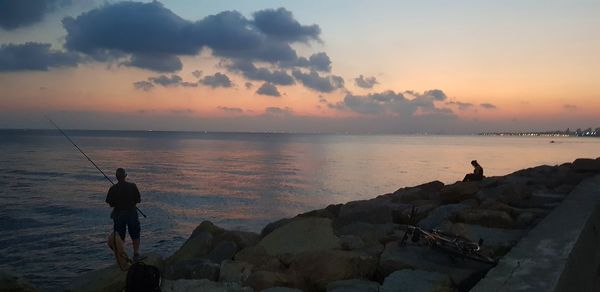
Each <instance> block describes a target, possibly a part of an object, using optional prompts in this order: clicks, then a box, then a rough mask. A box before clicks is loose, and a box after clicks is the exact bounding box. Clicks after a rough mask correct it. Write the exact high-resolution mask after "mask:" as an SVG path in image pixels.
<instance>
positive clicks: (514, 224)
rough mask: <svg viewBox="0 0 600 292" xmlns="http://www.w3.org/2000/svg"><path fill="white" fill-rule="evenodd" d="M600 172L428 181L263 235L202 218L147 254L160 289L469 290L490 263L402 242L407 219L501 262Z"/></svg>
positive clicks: (115, 282) (597, 168) (83, 285)
mask: <svg viewBox="0 0 600 292" xmlns="http://www.w3.org/2000/svg"><path fill="white" fill-rule="evenodd" d="M598 173H600V159H578V160H576V161H574V162H573V163H565V164H562V165H559V166H546V165H543V166H538V167H534V168H528V169H523V170H519V171H517V172H514V173H512V174H509V175H505V176H500V177H488V178H485V179H484V180H483V181H481V182H457V183H454V184H450V185H444V184H443V183H441V182H438V181H434V182H429V183H426V184H422V185H418V186H415V187H406V188H401V189H399V190H397V191H395V192H393V193H389V194H384V195H380V196H377V197H375V198H373V199H370V200H361V201H354V202H348V203H346V204H338V205H330V206H327V207H326V208H323V209H319V210H313V211H310V212H306V213H303V214H299V215H297V216H296V217H293V218H285V219H281V220H278V221H276V222H273V223H271V224H268V225H267V226H265V228H264V229H263V230H262V232H261V233H260V234H255V233H251V232H242V231H232V230H225V229H223V228H220V227H218V226H215V225H214V224H213V223H211V222H209V221H204V222H202V223H200V225H199V226H198V227H197V228H196V229H195V230H194V231H193V233H192V235H191V236H190V237H189V238H188V240H187V241H186V242H185V243H184V244H183V246H182V247H181V248H180V249H179V250H178V251H177V252H175V253H174V254H173V255H171V256H170V257H168V258H166V259H160V258H156V257H151V261H153V262H154V263H155V265H157V266H158V267H159V268H160V269H161V271H162V274H163V277H164V281H163V291H468V290H469V289H470V288H471V287H473V285H475V284H476V283H477V282H478V281H479V280H480V279H481V278H482V277H484V276H485V274H486V273H487V271H488V270H489V269H491V268H492V265H491V264H487V263H481V262H476V261H473V260H469V259H464V258H461V257H457V256H451V255H449V254H448V253H445V252H443V251H441V250H439V249H433V248H430V247H427V246H423V245H419V244H415V243H412V242H410V241H409V242H408V243H407V244H405V245H400V244H399V241H400V239H401V238H402V237H403V235H404V233H405V230H406V227H407V225H408V224H415V223H416V225H418V226H421V227H423V228H427V229H433V228H435V229H439V230H441V231H443V232H446V233H451V234H455V235H459V236H462V237H464V238H467V239H469V240H472V241H474V242H477V241H478V240H480V239H483V240H484V244H483V245H482V252H484V253H486V254H487V255H489V256H491V257H493V258H496V259H498V258H501V257H502V256H503V255H504V254H506V253H507V252H508V251H509V250H510V249H511V248H512V247H513V246H514V245H515V244H516V243H517V242H519V240H520V239H521V238H522V237H523V236H525V235H526V234H527V232H528V231H529V230H530V229H532V228H533V227H534V226H535V225H536V224H537V223H538V222H540V221H541V220H542V219H543V218H544V217H545V216H546V215H547V214H548V213H549V212H551V211H552V210H553V209H554V208H555V207H556V206H558V205H559V204H560V203H561V201H562V200H563V199H564V198H565V197H566V196H567V195H568V194H569V193H570V192H571V190H572V189H573V188H574V187H575V186H576V185H578V184H579V183H580V182H581V181H582V180H584V179H585V178H588V177H591V176H593V175H595V174H598ZM413 207H414V208H413ZM110 273H115V271H114V269H111V268H107V269H104V270H99V271H95V272H92V273H91V274H88V275H84V276H83V277H82V278H80V279H78V281H76V282H75V283H74V285H73V286H72V287H70V288H69V289H70V290H72V291H120V289H122V288H123V286H124V276H119V275H115V274H110ZM121 274H123V273H121ZM107 278H108V279H111V280H112V281H99V279H107Z"/></svg>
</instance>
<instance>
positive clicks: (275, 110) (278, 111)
mask: <svg viewBox="0 0 600 292" xmlns="http://www.w3.org/2000/svg"><path fill="white" fill-rule="evenodd" d="M265 113H266V114H271V115H291V114H292V113H293V111H292V109H291V108H289V107H287V106H286V107H284V108H280V107H268V108H265Z"/></svg>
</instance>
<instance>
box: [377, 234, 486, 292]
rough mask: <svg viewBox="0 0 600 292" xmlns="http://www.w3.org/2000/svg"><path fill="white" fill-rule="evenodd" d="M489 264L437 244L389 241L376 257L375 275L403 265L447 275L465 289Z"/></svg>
mask: <svg viewBox="0 0 600 292" xmlns="http://www.w3.org/2000/svg"><path fill="white" fill-rule="evenodd" d="M491 267H492V265H490V264H485V263H481V262H477V261H473V260H469V259H464V258H462V257H461V256H460V255H455V254H452V253H449V252H446V251H442V250H440V249H437V248H429V247H425V246H420V245H399V244H398V243H397V242H390V243H388V244H387V245H386V246H385V250H384V251H383V253H382V254H381V258H380V259H379V266H378V277H379V278H380V279H383V278H384V277H387V276H388V275H390V274H391V273H393V272H395V271H398V270H403V269H412V270H424V271H430V272H439V273H442V274H447V275H448V276H450V278H451V279H452V281H453V283H455V284H456V285H457V286H458V287H459V289H460V290H464V291H466V290H468V289H469V288H470V287H472V285H474V284H475V283H476V282H477V281H479V279H481V277H483V275H485V273H486V272H487V271H488V270H489V269H490V268H491Z"/></svg>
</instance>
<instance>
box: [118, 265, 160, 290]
mask: <svg viewBox="0 0 600 292" xmlns="http://www.w3.org/2000/svg"><path fill="white" fill-rule="evenodd" d="M125 291H126V292H160V271H159V270H158V268H157V267H155V266H151V265H146V264H144V263H142V262H136V263H134V264H133V265H131V267H130V268H129V271H127V284H126V286H125Z"/></svg>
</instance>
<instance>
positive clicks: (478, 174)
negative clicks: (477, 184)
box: [473, 165, 483, 180]
mask: <svg viewBox="0 0 600 292" xmlns="http://www.w3.org/2000/svg"><path fill="white" fill-rule="evenodd" d="M473 174H474V176H473V178H474V179H476V180H482V179H483V167H481V166H479V165H478V166H475V169H474V170H473Z"/></svg>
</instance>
